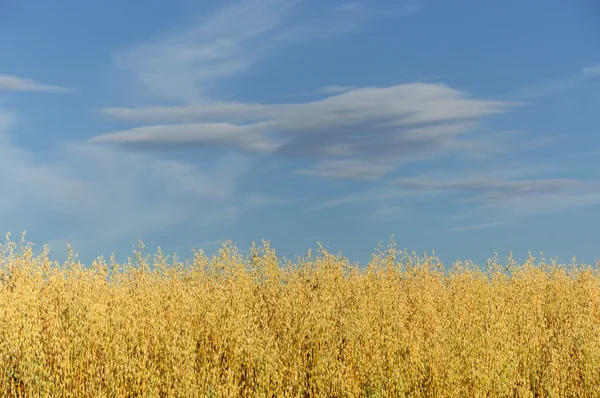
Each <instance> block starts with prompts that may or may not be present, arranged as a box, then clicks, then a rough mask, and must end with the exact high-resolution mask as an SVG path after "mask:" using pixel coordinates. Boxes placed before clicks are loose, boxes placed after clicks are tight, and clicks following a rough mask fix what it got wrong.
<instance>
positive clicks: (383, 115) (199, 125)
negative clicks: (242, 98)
mask: <svg viewBox="0 0 600 398" xmlns="http://www.w3.org/2000/svg"><path fill="white" fill-rule="evenodd" d="M515 105H517V104H516V103H509V102H499V101H488V100H482V99H474V98H469V97H468V96H467V95H466V94H465V93H463V92H461V91H458V90H455V89H453V88H450V87H448V86H445V85H442V84H430V83H413V84H403V85H397V86H391V87H366V88H359V89H351V90H349V91H346V92H343V93H341V94H337V95H333V96H330V97H327V98H324V99H321V100H318V101H313V102H306V103H299V104H272V105H269V104H250V103H208V104H205V105H192V106H182V107H149V108H105V109H102V110H101V112H102V113H103V114H104V115H105V116H108V117H110V118H112V119H116V120H121V121H128V122H142V123H152V122H154V123H156V122H163V123H169V122H171V123H175V122H177V121H178V122H180V123H181V122H187V123H185V124H183V123H181V124H167V125H149V126H144V127H136V128H133V129H130V130H124V131H117V132H113V133H108V134H105V135H100V136H97V137H93V138H92V139H90V140H89V141H90V143H103V144H113V145H117V146H124V147H128V148H138V149H154V150H160V149H161V148H164V146H165V145H166V146H169V145H185V146H186V147H187V148H189V147H190V146H196V147H197V148H199V149H207V148H224V149H228V150H231V151H236V152H242V153H246V154H252V153H253V154H255V155H276V156H283V157H285V158H289V159H311V160H314V161H315V162H316V163H315V164H314V166H313V167H311V168H308V169H303V170H297V173H301V174H311V175H318V176H323V177H331V178H350V179H364V180H371V179H378V178H381V177H382V176H384V175H385V174H387V173H389V172H391V171H393V170H394V169H395V168H396V166H397V165H398V164H401V163H404V162H409V161H422V160H432V159H433V158H435V157H436V156H439V155H445V154H449V153H471V154H475V153H478V154H481V153H482V152H487V151H493V150H495V149H497V148H495V147H494V145H493V143H491V142H489V141H486V140H484V139H480V138H466V137H464V135H466V134H467V133H472V132H473V131H477V129H478V127H479V122H480V119H482V118H484V117H486V116H490V115H495V114H500V113H503V112H506V111H507V109H508V108H510V107H511V106H515Z"/></svg>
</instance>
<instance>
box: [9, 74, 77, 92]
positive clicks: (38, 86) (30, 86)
mask: <svg viewBox="0 0 600 398" xmlns="http://www.w3.org/2000/svg"><path fill="white" fill-rule="evenodd" d="M0 91H34V92H48V93H68V92H72V91H74V90H73V89H70V88H66V87H59V86H50V85H47V84H42V83H38V82H36V81H35V80H31V79H24V78H21V77H17V76H10V75H0Z"/></svg>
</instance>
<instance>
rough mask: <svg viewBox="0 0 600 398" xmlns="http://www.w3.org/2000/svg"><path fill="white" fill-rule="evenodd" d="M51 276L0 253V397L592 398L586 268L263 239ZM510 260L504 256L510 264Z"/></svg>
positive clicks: (593, 284)
mask: <svg viewBox="0 0 600 398" xmlns="http://www.w3.org/2000/svg"><path fill="white" fill-rule="evenodd" d="M142 249H143V244H142V243H141V242H140V243H139V246H138V249H137V250H135V251H134V252H135V256H134V258H133V259H129V261H128V262H127V263H126V264H122V265H119V264H116V262H115V260H114V257H112V258H111V260H110V261H109V262H106V261H104V260H103V259H102V258H99V259H98V260H96V261H94V263H93V264H91V266H90V267H84V266H83V265H82V264H81V263H80V262H78V261H76V256H74V255H73V254H72V252H71V255H70V256H69V259H68V260H67V261H66V262H65V263H64V264H62V265H59V264H57V263H53V262H51V261H50V260H49V259H48V249H47V247H44V251H43V253H41V254H39V255H38V256H34V255H33V251H32V247H31V244H30V243H25V240H24V235H23V238H22V240H21V244H20V245H17V244H16V243H14V242H11V241H10V239H9V236H7V243H6V244H3V245H0V251H1V252H2V257H1V258H0V325H1V327H0V372H1V373H0V394H2V395H3V396H36V397H37V396H86V397H87V396H89V397H95V396H98V397H101V396H102V397H125V396H148V397H171V396H172V397H236V396H243V397H254V396H257V397H313V396H314V397H402V396H411V397H426V396H427V397H431V396H435V397H463V396H465V397H466V396H473V397H479V396H481V397H483V396H486V397H488V396H494V397H495V396H498V397H500V396H502V397H503V396H517V397H534V396H535V397H554V396H600V275H599V274H598V272H597V271H596V269H595V268H592V267H590V266H584V265H581V264H580V265H576V264H570V265H568V266H562V265H557V264H555V263H554V262H552V263H550V264H548V263H546V261H545V260H540V261H539V262H538V264H535V263H534V260H535V259H534V258H532V257H531V256H530V258H529V260H528V261H527V262H526V263H525V264H523V265H516V264H515V263H514V262H513V261H510V262H509V265H508V266H507V267H502V266H500V265H499V262H498V259H497V258H494V259H492V260H490V261H489V262H488V264H487V266H486V267H485V268H479V267H475V266H474V265H473V264H472V263H456V264H454V266H453V267H452V269H450V270H448V271H445V270H444V269H443V267H442V265H441V263H440V262H439V260H438V259H437V258H436V257H433V256H423V257H418V256H416V255H414V253H413V255H410V256H409V255H408V254H407V253H406V251H404V252H402V251H398V250H396V247H395V244H394V243H393V241H392V244H391V245H390V247H389V248H388V249H387V250H384V249H383V248H382V247H381V246H380V247H379V248H378V249H377V251H376V253H375V254H374V255H373V258H372V261H371V262H370V263H369V264H368V266H367V267H365V268H362V269H360V268H359V267H358V266H357V265H351V264H349V263H348V261H347V260H345V259H344V258H343V257H341V256H339V255H338V256H334V255H332V254H329V253H327V251H326V250H324V249H323V248H322V247H320V249H319V252H318V253H317V255H315V256H313V255H312V254H311V252H310V251H309V252H308V254H307V256H305V257H304V258H299V259H298V260H297V261H296V263H292V262H290V261H285V262H283V261H280V260H279V259H278V258H277V256H276V254H275V251H274V250H272V249H271V248H270V246H269V244H268V242H263V247H262V248H258V247H256V246H255V245H254V244H253V245H252V247H251V255H250V256H248V257H247V258H244V257H243V256H242V255H240V254H239V252H238V251H237V250H236V248H235V247H233V246H232V245H231V243H227V244H224V245H223V247H222V248H221V250H220V251H219V253H218V255H216V256H213V257H212V258H211V259H209V258H207V257H206V256H205V255H204V253H203V252H202V251H199V252H196V253H195V257H194V260H193V261H192V262H185V263H182V262H181V261H179V260H178V259H177V258H176V257H174V258H172V259H170V260H169V259H168V258H167V257H166V256H164V255H163V254H162V252H161V250H160V248H159V249H158V252H157V253H156V254H155V256H154V258H153V259H152V261H151V258H150V256H148V255H146V256H143V255H142ZM509 260H510V259H509Z"/></svg>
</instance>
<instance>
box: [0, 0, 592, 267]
mask: <svg viewBox="0 0 600 398" xmlns="http://www.w3.org/2000/svg"><path fill="white" fill-rule="evenodd" d="M0 37H2V40H0V166H1V167H0V170H1V171H0V187H1V188H2V195H1V196H0V229H1V230H2V231H3V232H11V233H12V234H13V240H18V239H19V236H20V234H21V232H23V231H24V230H27V238H28V240H30V241H33V242H35V243H36V245H37V247H38V248H41V247H42V246H43V244H48V245H49V247H50V249H51V257H52V256H54V258H57V259H62V258H63V257H62V256H64V254H65V252H66V249H65V248H66V245H65V244H66V242H70V243H71V245H72V246H73V248H74V250H75V251H76V252H77V253H79V258H80V259H81V260H82V261H84V262H86V263H89V262H90V261H91V260H92V259H93V258H95V257H97V256H98V255H104V256H105V257H106V258H108V257H109V256H110V254H111V253H113V252H114V253H115V254H116V256H117V259H120V260H124V259H126V257H127V256H128V255H130V254H131V250H132V246H133V245H135V244H136V242H137V239H138V238H141V239H142V241H144V243H145V244H146V252H150V253H151V252H154V250H155V249H156V247H157V246H161V248H162V249H163V251H165V252H167V253H173V252H176V253H177V254H178V255H179V256H180V257H182V258H186V257H189V255H190V250H191V249H192V248H203V249H204V250H205V251H206V252H208V253H212V252H214V250H216V249H218V247H219V245H220V243H221V242H222V241H224V240H229V239H230V240H232V241H233V242H234V243H237V245H238V247H239V248H240V249H241V250H242V252H247V250H248V248H249V246H250V242H251V241H256V242H260V241H261V239H266V240H270V241H271V245H272V246H273V247H274V248H275V249H276V251H277V252H278V254H280V255H282V256H286V257H288V258H293V257H294V256H295V255H303V254H305V253H306V251H307V250H308V249H309V248H313V249H314V248H316V242H317V241H319V242H321V243H322V244H323V245H324V246H325V247H327V248H328V249H329V251H331V252H333V253H337V252H339V251H342V252H343V253H344V255H346V256H347V257H348V258H349V259H350V260H352V261H360V262H361V264H365V263H366V262H367V261H368V260H369V258H370V254H371V253H372V252H373V250H374V249H375V247H376V246H377V244H378V242H380V241H382V242H383V244H384V245H387V243H388V242H389V237H390V235H391V234H394V236H395V240H396V242H397V245H398V247H399V248H400V249H403V248H407V249H408V250H409V251H415V252H417V253H418V254H422V253H423V252H424V251H425V250H427V251H428V252H429V253H430V252H431V250H432V249H434V250H435V253H436V255H437V256H438V257H439V258H440V259H441V260H443V261H444V263H445V264H446V265H449V264H450V263H451V262H453V261H455V260H456V259H461V260H467V259H469V260H473V261H475V262H478V263H484V262H485V261H486V260H487V259H488V258H489V257H492V256H493V254H494V252H497V253H498V256H499V257H500V258H501V259H502V260H506V258H507V256H508V253H509V252H510V251H513V253H514V255H515V258H516V259H517V260H519V261H523V260H525V259H526V258H527V255H528V252H529V251H531V252H532V253H533V254H534V255H535V256H536V257H538V258H539V257H540V256H539V252H540V251H543V252H544V255H545V256H547V257H548V258H558V260H559V261H560V262H569V261H571V259H572V257H573V256H577V259H578V261H579V260H581V261H584V262H586V263H593V262H594V261H595V260H596V259H600V250H599V247H600V245H599V243H600V241H599V239H598V236H599V235H598V225H600V206H599V205H600V183H599V182H600V180H599V177H600V172H599V169H600V168H599V167H598V166H599V161H598V159H599V158H600V135H599V132H598V127H599V126H600V124H599V122H600V90H599V84H600V53H599V52H598V48H599V47H598V46H599V45H600V6H598V5H595V4H594V2H593V1H591V0H590V1H568V2H566V1H563V0H545V1H541V0H532V1H527V2H524V1H517V0H505V1H502V2H481V1H475V0H468V1H467V0H453V1H447V0H381V1H379V0H378V1H374V0H371V1H368V2H367V1H364V2H361V1H333V0H332V1H308V0H305V1H301V0H246V1H244V0H237V1H202V2H198V1H190V0H172V1H170V2H165V1H158V0H146V1H143V2H142V1H140V0H131V1H127V2H122V1H115V0H107V1H103V2H95V3H94V4H93V5H91V3H89V2H87V3H86V2H81V1H75V0H56V1H52V2H48V1H41V0H0Z"/></svg>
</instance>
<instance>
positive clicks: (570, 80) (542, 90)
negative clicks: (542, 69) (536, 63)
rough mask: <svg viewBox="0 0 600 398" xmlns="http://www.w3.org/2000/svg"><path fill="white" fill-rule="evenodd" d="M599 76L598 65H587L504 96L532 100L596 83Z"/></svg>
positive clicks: (519, 99) (599, 68)
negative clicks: (573, 71) (575, 71)
mask: <svg viewBox="0 0 600 398" xmlns="http://www.w3.org/2000/svg"><path fill="white" fill-rule="evenodd" d="M599 77H600V65H594V66H589V67H585V68H582V69H581V70H580V71H579V72H577V73H574V74H572V75H569V76H563V77H558V78H556V79H551V80H546V81H542V82H537V83H533V84H530V85H528V86H525V87H523V88H521V89H519V90H516V91H514V92H512V93H510V94H508V95H506V97H507V98H511V99H512V100H518V101H523V100H533V99H536V98H540V97H544V96H546V95H550V94H555V93H558V92H561V91H565V90H570V89H575V88H579V87H586V86H589V85H592V84H598V83H600V80H599V79H598V78H599Z"/></svg>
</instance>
